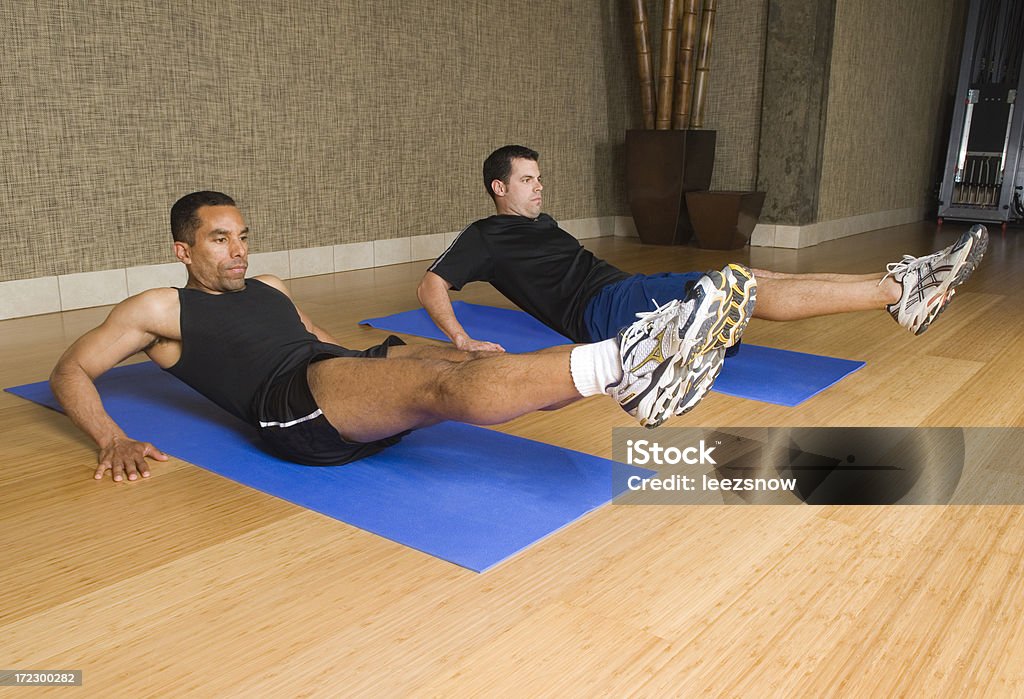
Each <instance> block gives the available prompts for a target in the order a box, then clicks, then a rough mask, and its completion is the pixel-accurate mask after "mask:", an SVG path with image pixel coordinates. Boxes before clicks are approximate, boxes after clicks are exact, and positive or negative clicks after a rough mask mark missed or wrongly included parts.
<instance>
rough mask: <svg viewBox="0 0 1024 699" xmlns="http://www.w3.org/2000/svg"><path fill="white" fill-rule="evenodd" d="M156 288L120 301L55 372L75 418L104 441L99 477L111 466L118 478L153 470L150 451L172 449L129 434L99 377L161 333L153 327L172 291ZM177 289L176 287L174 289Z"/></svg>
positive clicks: (56, 388) (53, 378)
mask: <svg viewBox="0 0 1024 699" xmlns="http://www.w3.org/2000/svg"><path fill="white" fill-rule="evenodd" d="M164 291H170V290H163V289H159V290H153V291H150V292H145V293H143V294H139V295H138V296H133V297H131V298H129V299H126V300H124V301H122V302H121V303H120V304H118V305H117V306H115V307H114V310H112V311H111V312H110V315H109V316H107V319H106V320H105V321H104V322H103V324H102V325H100V326H99V327H97V328H94V329H93V330H90V331H89V332H87V333H86V334H85V335H83V336H82V337H80V338H79V339H78V340H77V341H75V343H74V344H72V345H71V347H69V348H68V349H67V351H66V352H65V353H64V355H63V356H62V357H61V358H60V360H59V361H58V362H57V365H56V366H55V367H54V368H53V372H52V373H51V374H50V388H51V389H52V390H53V393H54V395H55V396H56V397H57V400H58V401H60V404H61V406H63V408H64V410H65V412H66V413H67V415H68V417H70V418H71V420H72V422H74V423H75V425H77V426H78V428H79V429H81V430H82V431H83V432H85V433H86V434H87V435H88V436H89V437H90V438H91V439H92V440H93V441H94V442H95V443H96V446H98V447H99V457H98V459H97V461H98V465H97V468H96V473H95V478H102V477H103V474H104V473H105V472H106V471H108V470H109V471H111V472H112V475H113V479H114V480H115V481H120V480H123V479H124V478H127V479H128V480H131V481H133V480H136V479H137V478H138V477H139V476H140V475H141V476H143V477H146V476H148V475H149V467H148V466H147V464H146V457H150V458H154V459H157V460H158V461H166V460H167V455H166V454H164V453H163V452H162V451H160V450H159V449H157V448H156V447H154V446H153V445H152V444H149V443H148V442H139V441H136V440H134V439H131V438H129V437H128V436H127V435H126V434H125V433H124V430H122V429H121V427H120V426H119V425H118V424H117V423H116V422H114V420H113V418H111V417H110V415H109V414H108V413H107V411H106V410H105V409H104V408H103V403H102V401H101V400H100V395H99V392H98V391H97V390H96V385H95V384H94V383H93V382H94V381H95V379H96V378H97V377H98V376H100V375H101V374H103V373H104V372H106V371H108V370H109V369H111V368H113V367H114V366H116V365H117V364H118V363H119V362H121V361H122V360H124V359H127V358H128V357H130V356H132V355H133V354H135V353H136V352H139V351H141V350H143V349H145V348H147V347H149V346H150V345H151V344H153V343H154V342H155V341H156V340H157V339H158V335H156V334H155V333H154V332H153V331H152V328H154V327H155V323H158V322H159V321H160V320H161V315H166V313H168V312H169V307H168V296H167V295H166V294H165V293H162V292H164ZM172 293H173V292H172Z"/></svg>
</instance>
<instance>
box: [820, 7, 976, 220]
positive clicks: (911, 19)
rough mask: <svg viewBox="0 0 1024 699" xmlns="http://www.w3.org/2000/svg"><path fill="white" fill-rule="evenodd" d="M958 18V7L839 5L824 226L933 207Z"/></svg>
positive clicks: (824, 173) (825, 169)
mask: <svg viewBox="0 0 1024 699" xmlns="http://www.w3.org/2000/svg"><path fill="white" fill-rule="evenodd" d="M961 15H962V10H961V8H958V7H957V2H956V0H907V1H906V2H899V3H892V2H885V1H884V0H840V1H839V3H838V5H837V8H836V22H835V36H834V41H833V48H832V71H831V75H830V79H829V99H828V117H827V119H828V122H827V130H826V134H825V149H824V156H823V162H822V177H821V189H820V199H819V207H818V220H821V221H827V220H831V219H837V218H844V217H847V216H856V215H859V214H864V213H870V212H873V211H886V210H891V209H902V208H908V207H918V206H925V205H926V204H928V203H930V201H931V200H932V189H933V186H934V184H935V183H934V181H933V179H934V176H935V172H934V168H935V163H936V161H937V158H938V155H939V154H938V153H937V150H942V155H944V154H945V151H944V148H945V140H944V134H941V133H939V131H940V130H941V128H942V125H943V122H944V115H943V109H944V108H945V106H946V105H947V99H946V95H947V93H949V92H951V91H952V90H953V89H954V87H955V83H956V70H957V63H956V60H957V56H958V55H959V50H960V42H959V41H958V40H957V39H956V38H955V37H958V35H959V32H962V29H961V28H959V27H953V26H951V24H952V23H954V22H955V21H956V18H958V17H960V16H961ZM951 30H953V31H952V32H951ZM951 35H952V37H954V38H952V39H951Z"/></svg>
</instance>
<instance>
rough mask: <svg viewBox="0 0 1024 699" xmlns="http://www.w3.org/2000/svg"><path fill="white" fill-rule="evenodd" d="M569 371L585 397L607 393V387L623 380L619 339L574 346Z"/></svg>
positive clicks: (578, 389) (570, 355)
mask: <svg viewBox="0 0 1024 699" xmlns="http://www.w3.org/2000/svg"><path fill="white" fill-rule="evenodd" d="M569 372H570V373H571V374H572V382H573V383H574V384H576V390H577V391H579V392H580V395H581V396H583V397H584V398H585V397H587V396H596V395H600V394H602V393H606V391H605V388H606V387H608V386H611V385H612V384H617V383H618V382H619V381H621V380H622V360H621V359H619V341H618V340H616V339H615V338H612V339H610V340H605V341H603V342H595V343H594V344H591V345H580V346H579V347H574V348H573V350H572V352H571V353H570V354H569Z"/></svg>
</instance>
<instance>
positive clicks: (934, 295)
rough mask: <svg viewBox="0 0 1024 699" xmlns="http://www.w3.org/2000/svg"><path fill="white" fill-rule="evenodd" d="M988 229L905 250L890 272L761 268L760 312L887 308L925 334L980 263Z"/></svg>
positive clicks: (781, 316) (795, 314) (792, 314)
mask: <svg viewBox="0 0 1024 699" xmlns="http://www.w3.org/2000/svg"><path fill="white" fill-rule="evenodd" d="M987 245H988V232H987V231H986V230H985V227H984V226H981V225H977V226H974V227H973V228H971V230H970V231H968V232H967V233H964V234H963V235H962V236H960V238H959V239H958V240H957V241H956V242H955V243H953V244H952V245H950V246H949V247H948V248H945V249H943V250H939V251H938V252H935V253H933V254H931V255H927V256H925V257H911V256H910V255H904V256H903V259H902V260H901V261H900V262H894V263H891V264H889V265H888V266H887V270H886V272H885V274H884V275H882V276H881V277H879V276H878V275H852V274H851V275H846V274H782V273H778V272H769V271H765V270H755V271H754V276H755V277H756V278H757V280H758V296H757V306H756V308H755V309H754V317H755V318H764V319H766V320H799V319H801V318H812V317H815V316H820V315H829V314H832V313H845V312H848V311H867V310H876V309H885V310H887V311H888V312H889V314H890V315H891V316H892V317H893V319H894V320H895V321H896V322H897V323H899V324H900V325H902V326H903V327H905V328H907V329H908V330H910V331H911V332H913V333H914V334H915V335H920V334H921V333H923V332H924V331H925V330H927V329H928V326H929V325H930V324H931V323H932V322H933V321H934V320H935V318H936V317H938V315H939V313H941V312H942V311H943V310H944V309H945V307H946V305H947V304H948V303H949V301H950V299H951V298H952V297H953V294H954V293H955V291H956V288H957V287H958V286H959V285H960V284H962V283H964V282H965V281H967V278H968V277H970V275H971V273H972V272H973V271H974V269H975V268H976V267H977V266H978V263H979V262H980V261H981V257H982V255H984V254H985V248H986V247H987Z"/></svg>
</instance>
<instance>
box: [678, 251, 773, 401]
mask: <svg viewBox="0 0 1024 699" xmlns="http://www.w3.org/2000/svg"><path fill="white" fill-rule="evenodd" d="M691 300H692V301H693V302H694V303H696V304H697V305H696V308H697V309H698V311H699V312H695V313H694V314H693V315H692V316H691V318H689V319H687V322H686V323H684V326H683V328H682V330H681V333H682V334H683V337H684V341H686V340H690V341H693V342H694V344H695V348H694V350H693V358H692V359H691V360H690V364H689V369H688V371H687V375H686V377H685V379H684V380H683V385H682V389H681V391H680V399H679V401H678V403H677V406H676V411H675V414H676V415H682V414H684V413H687V412H689V411H691V410H693V409H694V408H695V407H696V406H697V404H698V403H700V401H702V400H703V399H704V396H706V395H707V394H708V392H709V391H710V390H711V387H712V385H713V384H714V383H715V379H717V378H718V374H719V373H720V372H721V371H722V363H723V362H724V360H725V350H726V348H727V347H732V346H733V345H734V344H736V343H737V342H739V340H740V337H741V336H742V335H743V331H744V330H745V329H746V327H747V323H748V322H749V321H750V316H751V314H752V313H753V312H754V304H755V303H756V300H757V281H756V280H755V279H754V275H753V274H751V272H750V270H749V269H747V268H746V267H744V266H743V265H739V264H729V265H726V266H725V268H723V269H722V271H720V272H718V271H715V272H708V273H707V274H706V275H705V276H703V277H702V278H701V279H700V280H699V281H698V282H697V284H696V285H694V287H693V288H692V289H691V290H690V293H689V294H688V295H687V301H691ZM701 338H703V341H702V340H701Z"/></svg>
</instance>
